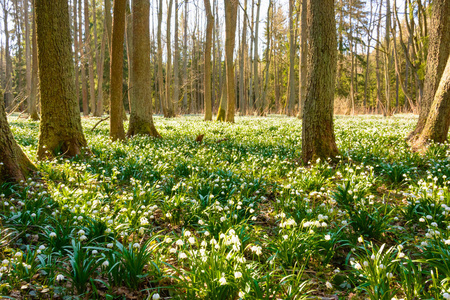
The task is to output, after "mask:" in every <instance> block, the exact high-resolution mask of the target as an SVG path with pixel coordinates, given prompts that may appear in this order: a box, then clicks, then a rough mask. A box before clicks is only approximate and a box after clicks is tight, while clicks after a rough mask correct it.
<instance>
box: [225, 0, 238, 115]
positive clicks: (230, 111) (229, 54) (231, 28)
mask: <svg viewBox="0 0 450 300" xmlns="http://www.w3.org/2000/svg"><path fill="white" fill-rule="evenodd" d="M237 9H238V0H225V26H226V30H225V32H226V35H225V60H226V68H227V69H226V70H227V71H226V72H227V114H226V117H225V121H227V122H231V123H234V112H235V103H236V91H235V85H234V55H233V54H234V45H235V39H236V22H237Z"/></svg>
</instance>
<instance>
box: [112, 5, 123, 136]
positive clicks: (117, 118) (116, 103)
mask: <svg viewBox="0 0 450 300" xmlns="http://www.w3.org/2000/svg"><path fill="white" fill-rule="evenodd" d="M126 4H127V0H115V1H114V4H113V25H112V41H111V72H110V74H111V101H110V123H109V136H110V137H111V139H112V140H113V141H115V140H124V139H125V131H124V129H123V121H122V118H123V117H122V114H123V113H124V112H123V101H122V80H123V43H124V35H125V8H126Z"/></svg>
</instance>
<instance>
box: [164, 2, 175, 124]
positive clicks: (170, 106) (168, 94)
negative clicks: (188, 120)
mask: <svg viewBox="0 0 450 300" xmlns="http://www.w3.org/2000/svg"><path fill="white" fill-rule="evenodd" d="M172 6H173V0H169V7H168V8H167V34H166V39H167V42H166V45H167V67H166V107H167V117H169V118H173V117H175V113H174V111H173V100H172V93H171V88H172V43H171V41H170V39H171V35H170V23H171V20H172Z"/></svg>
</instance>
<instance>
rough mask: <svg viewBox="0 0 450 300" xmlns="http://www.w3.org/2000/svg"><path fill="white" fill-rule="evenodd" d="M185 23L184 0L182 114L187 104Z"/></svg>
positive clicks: (186, 8) (186, 14) (186, 0)
mask: <svg viewBox="0 0 450 300" xmlns="http://www.w3.org/2000/svg"><path fill="white" fill-rule="evenodd" d="M187 22H188V0H184V45H183V112H184V113H186V112H187V110H188V104H187V61H188V58H187V47H188V45H187Z"/></svg>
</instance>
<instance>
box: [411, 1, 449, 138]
mask: <svg viewBox="0 0 450 300" xmlns="http://www.w3.org/2000/svg"><path fill="white" fill-rule="evenodd" d="M449 16H450V0H442V1H435V2H434V3H433V13H432V19H431V32H430V38H429V46H428V56H427V67H426V74H425V82H424V93H423V97H422V101H421V102H420V103H419V120H418V122H417V125H416V128H415V129H414V131H413V132H411V133H410V134H409V136H408V140H409V142H411V143H413V142H414V141H415V139H417V138H418V137H420V136H421V132H422V130H423V129H424V127H425V123H426V122H427V119H428V113H429V112H430V108H431V105H432V103H433V99H434V95H435V93H436V90H437V88H438V86H439V82H440V80H441V76H442V74H443V72H444V68H445V63H446V60H447V58H448V56H449V55H450V47H449V45H450V18H449Z"/></svg>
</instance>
